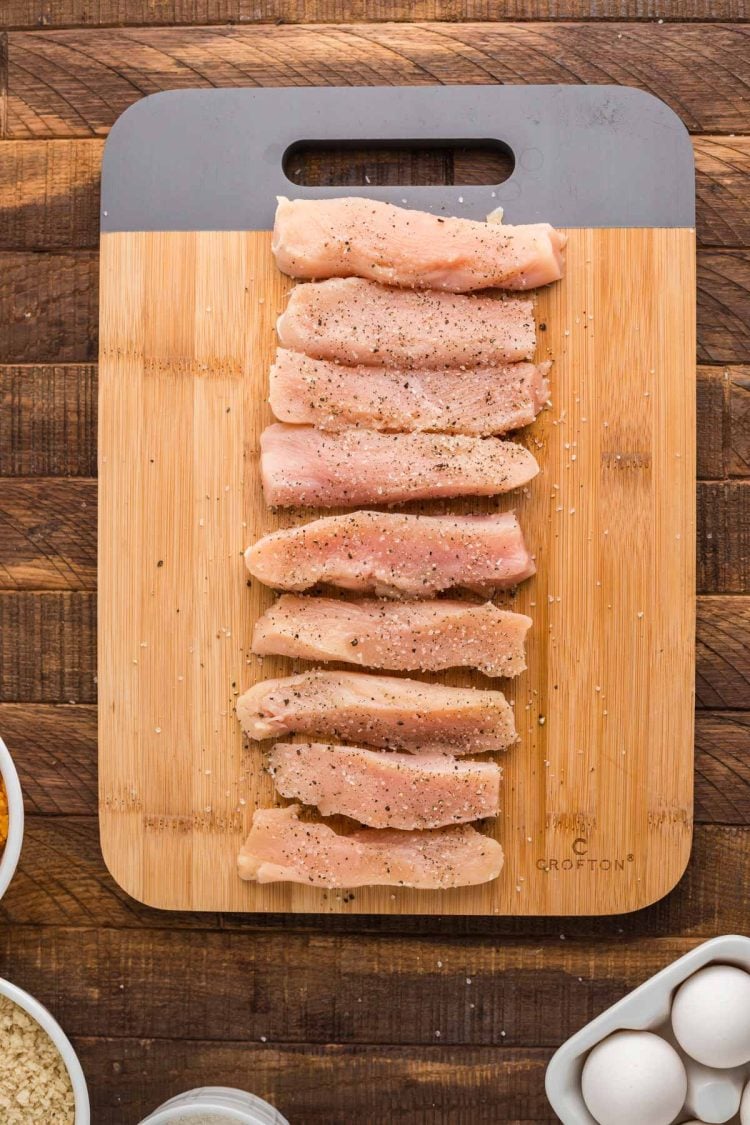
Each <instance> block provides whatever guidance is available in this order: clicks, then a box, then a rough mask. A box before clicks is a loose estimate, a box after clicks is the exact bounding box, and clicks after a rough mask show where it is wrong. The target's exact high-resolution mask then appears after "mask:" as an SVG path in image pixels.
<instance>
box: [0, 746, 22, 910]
mask: <svg viewBox="0 0 750 1125" xmlns="http://www.w3.org/2000/svg"><path fill="white" fill-rule="evenodd" d="M0 774H2V778H3V781H4V783H5V792H6V793H7V794H8V839H7V840H6V842H5V847H4V848H3V851H2V854H1V855H0V898H2V897H3V895H4V894H5V892H6V891H7V889H8V884H9V883H10V881H11V879H12V878H13V875H14V874H15V870H16V867H17V865H18V857H19V856H20V854H21V843H22V841H23V795H22V793H21V784H20V782H19V780H18V774H17V773H16V767H15V765H14V764H13V759H12V758H11V756H10V751H9V750H8V747H7V746H6V745H5V743H4V742H3V740H2V738H0Z"/></svg>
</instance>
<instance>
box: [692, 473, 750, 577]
mask: <svg viewBox="0 0 750 1125" xmlns="http://www.w3.org/2000/svg"><path fill="white" fill-rule="evenodd" d="M697 539H698V549H697V559H698V577H697V585H698V590H699V592H700V593H709V594H714V593H721V594H747V593H750V481H732V482H731V483H724V484H718V483H716V484H699V486H698V533H697Z"/></svg>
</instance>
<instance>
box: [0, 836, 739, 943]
mask: <svg viewBox="0 0 750 1125" xmlns="http://www.w3.org/2000/svg"><path fill="white" fill-rule="evenodd" d="M52 872H54V878H50V875H51V873H52ZM749 895H750V829H748V828H747V827H746V826H743V825H737V826H733V825H697V826H696V831H695V837H694V844H693V853H692V856H691V861H690V864H689V866H688V869H687V871H686V873H685V875H684V877H683V878H682V880H681V881H680V883H679V884H678V885H677V887H676V888H675V890H674V891H672V892H671V893H670V894H669V895H667V896H666V897H665V898H664V899H661V900H660V901H659V902H658V903H655V904H654V905H653V906H649V907H646V908H644V909H642V910H637V911H633V912H632V913H630V914H620V915H613V916H609V917H607V916H604V917H596V916H581V917H577V918H576V917H565V918H561V917H556V916H547V917H544V916H539V917H523V916H517V917H511V916H503V915H492V916H486V917H483V916H472V915H465V916H453V917H451V916H448V915H444V916H442V917H441V916H434V915H430V916H427V915H410V916H407V915H386V914H383V915H374V914H373V915H359V916H357V915H352V914H326V915H316V914H295V915H290V914H288V913H273V914H258V913H256V914H217V913H214V912H204V913H187V912H180V911H163V910H155V909H153V908H151V907H148V906H145V905H143V904H142V903H139V902H136V901H135V900H134V899H132V898H130V897H129V896H128V895H127V894H125V892H124V891H123V890H122V889H121V888H120V887H119V886H118V885H117V884H116V883H115V882H114V880H113V879H112V877H111V875H110V874H109V872H108V871H107V870H106V868H105V865H104V861H103V859H102V854H101V848H100V846H99V833H98V825H97V821H96V818H94V817H82V816H78V817H70V816H57V817H49V816H32V817H29V819H28V822H27V826H26V839H25V841H24V849H23V853H22V855H21V861H20V866H19V871H18V874H17V875H16V877H15V878H14V881H13V883H12V884H11V886H10V888H9V889H8V891H7V893H6V894H5V896H4V897H3V900H2V903H0V922H2V923H3V924H5V925H8V926H20V925H41V926H76V927H80V928H84V929H85V928H105V927H106V928H110V927H115V928H125V929H130V928H149V929H169V930H181V929H194V930H201V931H205V932H208V931H211V930H217V929H220V930H222V931H227V932H228V931H233V930H237V929H239V930H243V931H245V932H247V933H248V934H256V933H266V932H269V931H270V932H274V933H276V934H277V935H278V939H279V953H281V951H282V950H283V941H284V939H285V936H286V935H288V934H291V933H296V932H299V933H307V934H310V935H312V936H313V939H314V938H315V935H320V934H322V933H330V934H352V935H362V934H382V935H399V934H402V935H407V934H412V935H413V934H422V935H430V936H432V937H434V938H436V939H437V938H446V937H449V938H450V937H452V938H456V939H458V938H464V939H468V938H472V937H473V938H482V937H491V938H495V939H500V938H514V939H521V938H529V939H539V938H552V939H554V941H555V942H556V943H557V942H561V941H567V940H579V939H580V940H582V941H587V940H590V939H593V938H596V939H597V940H602V939H605V938H608V939H611V940H612V941H620V940H622V939H624V938H627V939H629V940H630V939H636V938H659V937H663V936H664V935H672V936H681V937H691V938H709V937H714V936H715V935H716V934H719V933H746V932H747V930H748V922H750V915H749V911H748V901H749V899H748V896H749ZM436 957H439V953H436Z"/></svg>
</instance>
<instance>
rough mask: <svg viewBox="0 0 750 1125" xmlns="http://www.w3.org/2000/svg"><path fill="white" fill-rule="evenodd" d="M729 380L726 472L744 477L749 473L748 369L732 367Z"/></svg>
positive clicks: (749, 372)
mask: <svg viewBox="0 0 750 1125" xmlns="http://www.w3.org/2000/svg"><path fill="white" fill-rule="evenodd" d="M730 380H731V382H730V388H729V422H730V431H729V441H728V443H727V459H726V465H727V473H728V474H729V476H732V477H746V476H748V475H750V371H748V370H747V369H744V368H732V369H730Z"/></svg>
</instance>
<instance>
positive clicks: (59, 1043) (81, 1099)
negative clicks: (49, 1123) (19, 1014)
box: [0, 977, 91, 1125]
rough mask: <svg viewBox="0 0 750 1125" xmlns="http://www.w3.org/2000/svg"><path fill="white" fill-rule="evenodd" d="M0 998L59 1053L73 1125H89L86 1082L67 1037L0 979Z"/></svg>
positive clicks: (41, 1010)
mask: <svg viewBox="0 0 750 1125" xmlns="http://www.w3.org/2000/svg"><path fill="white" fill-rule="evenodd" d="M0 996H7V997H8V999H9V1000H12V1001H13V1003H14V1004H17V1005H18V1007H19V1008H23V1010H24V1011H25V1012H28V1013H29V1015H30V1016H31V1017H32V1019H35V1020H36V1022H37V1023H38V1024H39V1025H40V1027H42V1028H43V1029H44V1030H45V1031H46V1032H47V1034H48V1035H49V1037H50V1039H51V1040H52V1042H53V1043H54V1044H55V1046H56V1047H57V1050H58V1051H59V1052H60V1055H61V1057H62V1060H63V1062H64V1063H65V1066H66V1067H67V1069H68V1074H69V1075H70V1081H71V1085H72V1086H73V1097H74V1099H75V1111H76V1112H75V1125H90V1123H91V1110H90V1107H89V1092H88V1089H87V1087H86V1079H85V1078H84V1076H83V1071H82V1069H81V1064H80V1063H79V1061H78V1055H77V1054H76V1053H75V1051H74V1050H73V1045H72V1044H71V1042H70V1040H69V1039H68V1037H67V1035H66V1034H65V1032H64V1031H63V1029H62V1028H61V1027H60V1024H59V1023H58V1022H57V1020H56V1019H55V1017H54V1016H53V1015H52V1014H51V1012H48V1011H47V1009H46V1008H45V1007H44V1005H43V1004H40V1003H39V1001H38V1000H35V999H34V997H33V996H30V995H29V993H28V992H24V990H23V989H22V988H19V987H18V986H17V985H15V984H11V983H10V981H7V980H3V979H2V977H0Z"/></svg>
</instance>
